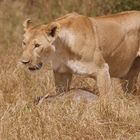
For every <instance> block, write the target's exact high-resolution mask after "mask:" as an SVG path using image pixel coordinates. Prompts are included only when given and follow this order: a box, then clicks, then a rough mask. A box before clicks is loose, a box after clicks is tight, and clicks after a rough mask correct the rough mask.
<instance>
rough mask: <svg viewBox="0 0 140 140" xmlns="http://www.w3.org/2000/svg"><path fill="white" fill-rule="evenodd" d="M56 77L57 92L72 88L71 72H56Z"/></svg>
mask: <svg viewBox="0 0 140 140" xmlns="http://www.w3.org/2000/svg"><path fill="white" fill-rule="evenodd" d="M54 79H55V86H56V92H57V93H62V92H65V91H69V90H70V84H71V80H72V74H71V73H59V72H54Z"/></svg>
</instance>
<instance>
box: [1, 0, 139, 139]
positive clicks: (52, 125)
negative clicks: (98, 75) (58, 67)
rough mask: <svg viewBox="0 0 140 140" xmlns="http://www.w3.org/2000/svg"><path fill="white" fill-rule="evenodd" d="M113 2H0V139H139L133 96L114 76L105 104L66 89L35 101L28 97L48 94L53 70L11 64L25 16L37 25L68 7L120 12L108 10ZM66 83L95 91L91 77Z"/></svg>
mask: <svg viewBox="0 0 140 140" xmlns="http://www.w3.org/2000/svg"><path fill="white" fill-rule="evenodd" d="M117 2H118V1H117ZM117 2H115V3H113V1H109V0H105V1H103V0H99V1H97V0H76V1H75V0H68V1H65V0H58V1H57V0H39V1H37V0H22V1H18V0H8V1H7V0H1V1H0V140H57V139H58V140H80V139H81V140H139V139H140V100H139V96H138V95H137V96H134V95H132V94H127V93H124V92H123V91H122V89H121V86H120V85H119V84H118V83H117V82H116V80H113V85H114V91H115V93H114V98H113V99H112V101H111V103H110V104H108V103H107V100H108V99H107V97H105V98H104V102H102V100H100V99H98V100H96V101H94V102H88V101H86V99H81V100H80V101H79V100H78V101H77V100H75V99H74V97H73V93H74V92H72V93H67V94H66V95H64V97H63V98H61V97H60V98H56V99H53V100H50V101H44V102H43V103H42V104H41V106H36V105H35V103H34V100H35V99H36V98H37V97H38V96H43V95H45V94H47V93H48V94H50V95H52V94H53V93H54V89H55V87H54V80H53V73H52V71H51V70H49V69H48V67H47V66H45V67H44V68H43V69H42V70H40V71H38V72H37V73H33V74H31V73H30V72H28V71H26V70H25V69H24V68H22V67H21V66H19V65H17V64H18V61H19V58H20V55H21V52H22V48H21V41H22V34H23V28H22V23H23V21H24V20H25V19H26V18H31V19H32V20H33V21H34V23H35V24H38V23H42V22H46V23H48V22H49V21H51V20H53V19H55V18H57V17H59V16H61V15H64V14H66V13H69V12H72V11H76V12H78V13H81V14H84V15H88V16H95V15H103V14H108V13H111V12H116V11H121V10H120V9H117V8H116V9H117V10H116V9H114V7H116V5H119V2H118V3H117ZM116 3H117V4H116ZM129 6H130V8H132V9H134V8H133V7H131V5H129ZM122 7H123V6H122ZM137 7H138V4H137ZM137 85H138V87H139V85H140V84H139V80H138V83H137ZM72 87H82V88H83V87H84V88H89V89H90V90H94V91H95V90H96V88H95V87H96V86H95V81H93V80H92V79H88V78H86V79H85V80H83V78H81V77H76V76H75V77H74V78H73V81H72ZM69 95H72V96H69Z"/></svg>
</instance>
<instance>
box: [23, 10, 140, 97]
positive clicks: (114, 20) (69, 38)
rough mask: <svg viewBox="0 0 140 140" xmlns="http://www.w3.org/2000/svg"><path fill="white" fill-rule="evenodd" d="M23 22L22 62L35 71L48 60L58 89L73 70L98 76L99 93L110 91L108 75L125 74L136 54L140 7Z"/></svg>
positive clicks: (67, 80) (120, 75) (137, 49)
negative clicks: (132, 9) (39, 22)
mask: <svg viewBox="0 0 140 140" xmlns="http://www.w3.org/2000/svg"><path fill="white" fill-rule="evenodd" d="M23 25H24V30H25V34H24V40H23V44H22V46H23V55H22V58H21V62H22V63H23V64H25V65H26V66H27V67H28V68H29V70H31V71H35V70H38V69H40V68H41V67H42V64H45V63H47V62H50V61H51V62H52V66H53V71H54V77H55V84H56V87H57V89H62V87H63V90H66V89H69V87H70V83H71V79H72V74H80V75H85V76H89V77H92V78H95V79H96V80H97V86H98V89H99V93H100V95H103V94H105V93H109V92H110V91H111V80H110V76H111V77H120V78H121V77H125V76H126V75H127V73H128V71H129V70H130V68H131V66H132V64H133V62H134V60H135V59H136V58H137V57H138V55H139V43H140V12H139V11H128V12H122V13H118V14H114V15H110V16H102V17H87V16H83V15H79V14H77V13H70V14H67V15H65V16H63V17H61V18H58V19H56V20H54V21H53V22H51V23H49V24H42V25H37V26H34V25H33V24H32V22H31V21H30V20H26V21H25V22H24V24H23ZM59 91H60V90H59Z"/></svg>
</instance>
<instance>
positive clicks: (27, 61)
mask: <svg viewBox="0 0 140 140" xmlns="http://www.w3.org/2000/svg"><path fill="white" fill-rule="evenodd" d="M21 62H22V63H23V64H25V65H26V64H28V63H30V61H29V60H21Z"/></svg>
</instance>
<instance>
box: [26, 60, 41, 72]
mask: <svg viewBox="0 0 140 140" xmlns="http://www.w3.org/2000/svg"><path fill="white" fill-rule="evenodd" d="M42 65H43V64H42V62H40V63H38V64H37V65H35V66H32V67H29V70H30V71H35V70H40V69H41V67H42Z"/></svg>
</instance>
